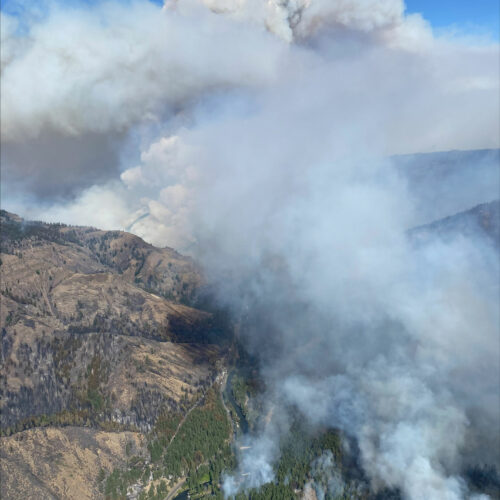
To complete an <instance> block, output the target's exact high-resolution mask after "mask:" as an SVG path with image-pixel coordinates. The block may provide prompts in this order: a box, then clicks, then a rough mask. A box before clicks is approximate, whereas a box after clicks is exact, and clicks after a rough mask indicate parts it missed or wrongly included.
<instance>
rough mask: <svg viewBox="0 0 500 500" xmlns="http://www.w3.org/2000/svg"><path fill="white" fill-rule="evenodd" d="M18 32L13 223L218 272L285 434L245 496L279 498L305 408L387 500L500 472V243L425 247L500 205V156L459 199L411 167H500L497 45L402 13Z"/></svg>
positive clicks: (352, 11) (299, 2) (175, 7)
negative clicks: (90, 235)
mask: <svg viewBox="0 0 500 500" xmlns="http://www.w3.org/2000/svg"><path fill="white" fill-rule="evenodd" d="M18 23H19V20H18V19H16V18H14V17H9V16H8V15H6V14H2V37H3V39H2V46H3V48H2V69H1V71H2V93H1V99H2V102H1V104H2V115H1V120H2V123H1V125H2V177H3V179H2V181H3V182H2V189H3V192H2V196H3V202H4V203H3V204H4V207H5V208H8V209H10V210H13V211H17V212H19V213H21V214H22V215H24V216H27V217H30V218H35V219H44V220H53V221H61V222H69V223H73V224H86V225H95V226H99V227H103V228H125V229H128V230H130V231H132V232H135V233H136V234H138V235H140V236H142V237H144V238H145V239H146V240H148V241H150V242H152V243H155V244H159V245H169V246H173V247H175V248H177V249H179V250H183V251H187V252H189V253H191V254H192V255H194V256H195V257H196V258H197V259H198V260H199V261H200V262H201V264H202V265H203V266H204V268H205V271H206V274H207V277H208V279H209V280H210V281H211V282H212V283H213V284H214V288H215V289H216V290H217V293H218V297H219V300H220V302H221V303H222V304H224V305H226V306H227V307H229V308H230V309H231V310H232V312H233V314H234V317H235V318H236V319H237V320H238V321H240V322H241V325H242V326H241V335H242V338H243V341H244V342H245V344H246V345H247V347H248V349H249V350H250V351H252V352H254V353H255V354H257V355H258V357H259V359H260V360H261V366H262V375H263V377H264V379H265V381H266V386H267V391H268V393H267V394H266V399H267V401H268V404H269V405H272V407H273V408H274V411H273V415H279V417H276V420H274V419H273V421H271V423H270V424H269V425H267V426H266V425H265V424H264V423H263V424H262V429H261V432H260V433H259V434H257V435H256V436H253V438H252V439H253V440H254V441H253V443H252V448H251V451H250V452H249V453H248V454H246V455H244V456H243V457H242V461H241V464H240V469H239V471H236V472H235V474H234V475H232V476H228V477H227V478H226V482H225V491H226V493H227V494H234V493H235V492H236V491H237V490H238V489H240V488H245V487H254V486H259V485H260V484H264V483H265V482H268V481H270V480H272V477H273V472H272V465H273V463H274V462H275V460H276V459H277V458H278V441H279V437H280V433H283V432H286V429H287V428H288V415H287V411H288V410H287V409H288V408H290V407H291V406H293V407H294V408H296V410H297V411H298V412H300V414H301V415H302V416H303V418H305V419H306V420H307V421H308V422H309V423H310V424H311V425H316V426H333V427H338V428H340V429H342V430H343V431H344V432H345V433H346V434H348V435H351V436H354V437H355V438H356V440H357V441H358V443H359V448H360V453H361V455H360V457H361V463H362V466H363V468H364V470H365V471H366V474H367V475H368V477H369V479H370V481H371V483H372V486H373V487H374V488H375V489H377V488H379V487H383V486H390V487H397V488H399V489H401V491H402V492H403V494H404V496H405V498H408V499H412V500H415V499H426V500H441V499H450V500H452V499H465V498H473V495H472V494H471V493H470V492H469V491H468V489H467V485H466V483H465V481H464V479H463V478H462V472H463V470H464V467H466V466H467V465H468V464H469V463H476V462H477V461H480V462H486V461H489V462H490V463H498V462H500V459H499V457H498V451H497V450H498V449H500V436H499V433H498V421H499V418H500V415H499V411H500V401H499V392H498V380H499V377H500V368H499V360H500V347H499V343H500V342H499V322H500V317H499V306H498V304H499V300H498V299H499V279H498V278H499V272H500V270H499V262H498V248H496V247H495V244H494V243H491V242H489V241H488V240H487V239H481V238H472V237H465V236H463V235H456V236H454V237H452V238H447V239H443V238H439V237H438V236H436V237H431V238H429V239H428V240H426V241H425V242H424V243H422V244H417V243H416V242H415V241H413V240H412V239H411V238H410V237H409V236H408V233H407V231H408V230H409V229H410V228H412V227H414V226H416V225H419V224H423V223H427V222H430V221H432V220H433V219H436V218H440V217H444V216H446V215H451V214H453V213H455V212H458V211H460V210H465V209H468V208H470V207H471V206H473V205H474V204H476V203H479V202H485V201H491V200H492V199H494V198H497V197H498V190H499V180H498V151H496V150H493V151H489V152H488V151H487V152H483V153H476V155H478V156H477V158H480V159H479V160H478V162H477V163H478V164H479V165H480V167H477V169H475V170H474V167H473V166H474V165H475V164H476V163H475V162H476V160H475V159H473V158H472V159H471V160H470V161H468V162H466V163H467V164H466V167H464V168H463V169H456V170H455V171H454V172H453V174H452V176H451V177H452V181H449V179H450V177H447V176H446V175H443V176H440V175H435V174H434V173H433V172H430V173H429V174H428V175H427V177H426V176H425V175H424V176H423V177H419V178H418V179H414V178H413V177H412V174H411V170H409V169H410V167H411V165H410V166H408V164H409V163H411V162H412V161H417V160H418V158H417V160H415V158H416V157H415V156H413V153H423V152H432V151H444V150H450V149H460V150H465V149H481V148H493V149H494V148H498V146H499V144H498V142H499V141H498V137H499V115H498V109H499V92H498V91H499V84H498V74H499V57H498V56H499V50H498V49H499V48H498V44H497V43H493V42H491V41H487V40H471V39H469V38H453V39H452V38H444V37H436V36H435V35H434V34H433V32H432V28H431V27H430V26H429V25H428V23H427V22H426V21H425V20H424V19H422V18H421V17H420V16H418V15H412V16H407V15H405V13H404V4H403V2H402V1H399V0H385V1H366V0H364V1H363V0H347V1H342V2H341V1H338V2H333V1H327V0H316V1H315V0H294V1H289V2H280V1H278V0H273V1H269V2H263V1H258V0H253V1H251V0H247V1H244V0H242V1H219V0H204V1H199V2H197V1H194V0H178V1H172V2H168V3H167V4H166V6H165V7H164V8H163V9H160V8H159V7H157V6H154V5H152V4H149V3H146V2H138V1H136V2H130V3H127V4H126V5H123V4H117V3H112V2H111V3H103V4H97V5H95V6H93V7H92V9H90V10H85V11H84V10H83V9H80V8H77V7H72V8H69V7H68V8H65V7H63V6H58V5H53V6H51V7H50V8H49V9H48V10H47V12H46V14H45V15H43V16H41V17H40V16H38V17H37V16H34V20H31V21H30V22H29V23H28V25H27V26H23V29H21V28H20V27H19V25H18ZM399 154H410V155H411V156H410V157H404V158H401V157H391V155H399ZM455 154H457V155H460V154H461V153H459V152H457V153H455ZM464 154H465V153H464ZM419 158H420V157H419ZM434 158H435V157H434ZM422 161H424V162H425V161H426V160H425V158H424V159H423V160H422ZM471 165H472V167H471ZM409 171H410V173H408V172H409ZM414 171H415V170H413V172H414ZM417 177H418V176H417ZM479 178H481V179H483V180H482V181H479V180H478V179H479ZM484 179H487V181H484ZM449 182H451V183H449ZM278 419H280V420H278ZM246 439H250V437H247V438H246ZM328 460H329V457H324V459H323V461H322V462H321V464H320V463H319V462H318V463H317V464H315V466H316V467H318V468H319V469H321V470H323V471H327V470H328V463H329V461H328ZM241 472H252V473H251V474H250V475H249V476H246V477H247V479H246V480H245V481H243V482H241V481H240V480H239V477H240V473H241ZM325 473H326V472H325ZM332 477H334V475H333V472H332ZM327 483H328V482H327ZM334 483H335V486H332V488H338V487H339V486H338V484H337V482H335V481H333V482H332V484H334Z"/></svg>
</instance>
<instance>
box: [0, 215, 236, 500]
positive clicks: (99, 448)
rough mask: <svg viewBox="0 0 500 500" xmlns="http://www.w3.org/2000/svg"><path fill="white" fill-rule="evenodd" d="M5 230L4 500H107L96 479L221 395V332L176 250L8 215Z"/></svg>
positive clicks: (0, 456)
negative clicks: (163, 425) (207, 398)
mask: <svg viewBox="0 0 500 500" xmlns="http://www.w3.org/2000/svg"><path fill="white" fill-rule="evenodd" d="M1 229H2V233H1V234H2V236H1V238H2V241H1V244H2V246H1V255H0V257H1V267H0V269H1V282H0V293H1V310H0V328H1V340H2V351H1V362H2V378H1V387H0V391H1V392H0V394H1V403H0V410H1V417H0V423H1V431H2V436H3V437H2V438H1V452H0V464H1V472H2V477H1V479H2V485H1V497H2V498H23V499H24V498H40V499H42V498H100V496H99V493H98V490H97V479H98V478H97V476H98V474H99V472H100V470H101V469H103V470H104V471H106V472H109V471H110V470H111V469H112V468H113V467H115V466H117V465H119V464H120V463H121V462H123V461H124V460H126V455H127V454H130V453H133V454H134V455H138V456H141V455H142V456H145V453H146V452H145V444H144V435H145V433H147V432H149V431H150V430H151V429H152V427H153V426H154V424H155V422H156V420H157V419H158V417H159V416H161V415H162V414H164V413H165V412H171V413H175V414H179V415H181V414H183V413H185V412H186V411H188V409H189V408H190V407H192V405H193V402H195V401H197V400H198V399H199V398H200V395H201V394H203V392H204V391H205V390H206V389H207V388H208V387H209V386H210V385H211V384H212V383H213V381H214V379H215V378H216V376H217V373H218V370H217V368H218V367H219V365H220V361H218V360H220V359H221V358H223V354H224V352H223V348H222V347H221V346H222V344H223V342H219V339H220V337H223V336H224V335H225V329H226V330H227V327H225V325H224V324H223V322H221V321H220V318H218V316H217V314H213V313H212V312H207V311H204V310H200V309H198V308H195V307H192V305H193V304H194V301H195V299H196V298H197V292H198V290H199V289H200V287H201V286H202V285H203V280H202V277H201V274H200V271H199V269H197V267H196V265H195V264H194V263H193V261H192V260H191V259H189V258H186V257H183V256H181V255H180V254H178V253H177V252H175V251H174V250H172V249H169V248H164V249H159V248H155V247H153V246H151V245H149V244H147V243H145V242H144V241H143V240H141V239H140V238H138V237H136V236H133V235H131V234H128V233H124V232H119V231H99V230H96V229H93V228H85V227H69V226H64V225H61V224H44V223H38V222H26V221H24V220H22V219H21V218H19V217H18V216H16V215H13V214H10V213H7V212H5V211H2V213H1ZM190 305H191V306H190ZM226 333H227V331H226ZM126 447H128V449H127V453H125V448H126ZM130 449H132V450H133V452H131V451H130ZM101 474H102V472H101ZM75 492H77V493H75ZM101 497H102V495H101Z"/></svg>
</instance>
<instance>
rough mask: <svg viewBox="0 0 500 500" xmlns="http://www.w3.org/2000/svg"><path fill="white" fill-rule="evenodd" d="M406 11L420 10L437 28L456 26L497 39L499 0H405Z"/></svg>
mask: <svg viewBox="0 0 500 500" xmlns="http://www.w3.org/2000/svg"><path fill="white" fill-rule="evenodd" d="M405 3H406V10H407V12H411V13H413V12H418V13H420V14H422V15H423V16H424V17H425V19H427V20H428V21H429V22H430V23H431V24H432V26H433V28H435V29H436V30H438V31H439V30H440V29H447V28H450V27H451V28H456V29H457V30H458V31H459V32H461V33H472V34H485V35H491V36H493V37H495V38H496V39H498V37H499V18H500V0H475V1H472V0H406V1H405Z"/></svg>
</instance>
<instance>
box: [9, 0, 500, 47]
mask: <svg viewBox="0 0 500 500" xmlns="http://www.w3.org/2000/svg"><path fill="white" fill-rule="evenodd" d="M55 1H56V2H58V0H55ZM59 1H60V3H63V4H66V5H68V4H69V5H77V4H80V5H81V4H84V5H85V4H86V5H92V4H96V3H100V2H102V1H103V0H64V1H62V0H59ZM122 1H124V2H126V1H129V0H122ZM145 1H150V2H152V3H155V4H158V5H161V4H163V0H145ZM332 1H333V0H332ZM43 3H44V2H43V1H42V2H40V4H42V5H43ZM405 3H406V10H407V12H409V13H420V14H422V15H423V17H424V18H425V19H427V20H428V21H429V22H430V23H431V25H432V26H433V28H434V29H436V30H437V31H438V32H439V31H440V30H449V29H451V30H455V31H458V32H459V33H460V34H469V33H470V34H473V35H486V36H490V37H493V38H495V39H497V40H498V38H499V36H500V29H499V23H500V0H476V1H471V0H405ZM0 5H1V9H2V10H4V11H7V12H9V13H11V14H18V15H19V14H20V11H21V12H22V10H24V9H23V7H22V6H23V5H26V3H25V0H0ZM27 5H29V2H27ZM20 7H21V8H20Z"/></svg>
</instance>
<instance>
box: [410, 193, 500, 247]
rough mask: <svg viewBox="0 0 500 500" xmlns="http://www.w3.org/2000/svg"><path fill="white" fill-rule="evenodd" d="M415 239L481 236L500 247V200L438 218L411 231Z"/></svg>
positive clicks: (416, 240) (420, 241)
mask: <svg viewBox="0 0 500 500" xmlns="http://www.w3.org/2000/svg"><path fill="white" fill-rule="evenodd" d="M409 234H410V236H411V238H412V240H413V241H415V242H416V243H425V242H427V241H430V240H431V239H435V238H440V239H441V240H449V239H451V238H456V237H457V236H460V235H461V236H464V237H468V238H479V239H483V240H484V241H487V242H490V243H492V244H493V245H494V246H495V247H496V248H498V249H500V200H495V201H491V202H489V203H482V204H480V205H477V206H475V207H473V208H470V209H469V210H465V211H463V212H459V213H457V214H454V215H451V216H449V217H445V218H443V219H439V220H436V221H434V222H431V223H430V224H425V225H423V226H419V227H416V228H414V229H412V230H411V231H409Z"/></svg>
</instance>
